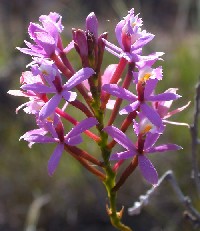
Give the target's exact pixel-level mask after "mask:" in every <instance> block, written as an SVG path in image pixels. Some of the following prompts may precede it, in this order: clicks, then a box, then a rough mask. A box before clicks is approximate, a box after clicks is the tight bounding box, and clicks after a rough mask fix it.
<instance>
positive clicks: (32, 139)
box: [24, 134, 56, 143]
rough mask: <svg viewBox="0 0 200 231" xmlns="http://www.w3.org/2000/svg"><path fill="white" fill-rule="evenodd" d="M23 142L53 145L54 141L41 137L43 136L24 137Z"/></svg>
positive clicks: (50, 138)
mask: <svg viewBox="0 0 200 231" xmlns="http://www.w3.org/2000/svg"><path fill="white" fill-rule="evenodd" d="M24 140H26V141H28V142H33V143H55V142H56V140H55V139H54V138H52V137H48V136H43V135H36V134H34V135H31V136H29V137H24Z"/></svg>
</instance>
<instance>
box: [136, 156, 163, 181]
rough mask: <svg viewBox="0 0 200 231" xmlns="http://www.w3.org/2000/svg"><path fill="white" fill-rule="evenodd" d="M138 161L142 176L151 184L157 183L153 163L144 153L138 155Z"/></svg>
mask: <svg viewBox="0 0 200 231" xmlns="http://www.w3.org/2000/svg"><path fill="white" fill-rule="evenodd" d="M138 163H139V168H140V171H141V173H142V175H143V177H144V178H145V179H146V180H147V181H148V182H149V183H151V184H153V185H156V184H157V183H158V174H157V171H156V169H155V168H154V166H153V164H152V163H151V161H150V160H149V159H147V158H146V157H145V156H144V155H138Z"/></svg>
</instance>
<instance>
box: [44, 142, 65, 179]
mask: <svg viewBox="0 0 200 231" xmlns="http://www.w3.org/2000/svg"><path fill="white" fill-rule="evenodd" d="M63 150H64V145H63V144H58V145H57V147H56V148H55V150H54V152H53V154H52V155H51V157H50V159H49V161H48V173H49V175H50V176H52V175H53V174H54V172H55V170H56V168H57V166H58V164H59V162H60V158H61V156H62V153H63Z"/></svg>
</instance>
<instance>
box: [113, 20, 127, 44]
mask: <svg viewBox="0 0 200 231" xmlns="http://www.w3.org/2000/svg"><path fill="white" fill-rule="evenodd" d="M124 25H125V20H121V21H120V22H119V23H118V24H117V26H116V28H115V34H116V38H117V41H118V43H119V45H120V47H122V48H123V45H122V28H123V26H124Z"/></svg>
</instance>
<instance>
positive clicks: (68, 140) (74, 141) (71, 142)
mask: <svg viewBox="0 0 200 231" xmlns="http://www.w3.org/2000/svg"><path fill="white" fill-rule="evenodd" d="M82 141H83V139H82V137H81V136H80V135H77V136H73V137H71V138H68V137H67V138H66V139H65V143H66V144H68V145H70V146H76V145H78V144H80V143H82Z"/></svg>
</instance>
